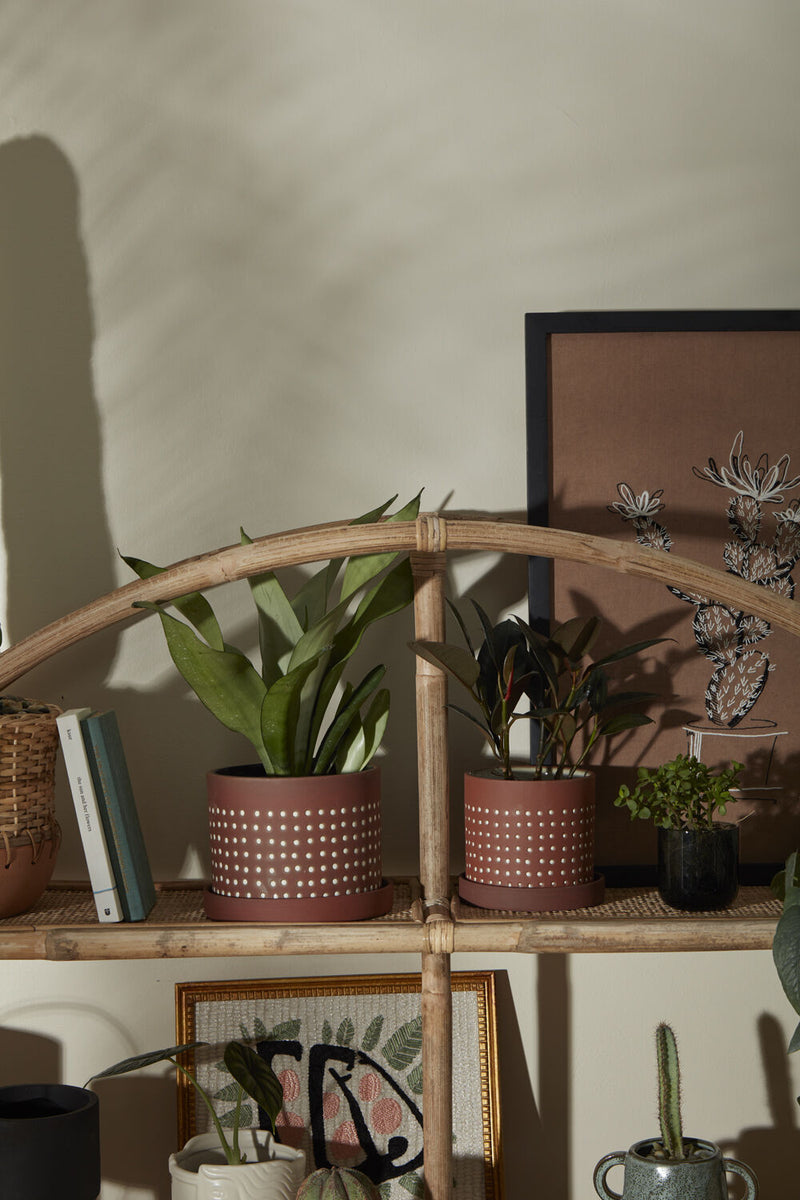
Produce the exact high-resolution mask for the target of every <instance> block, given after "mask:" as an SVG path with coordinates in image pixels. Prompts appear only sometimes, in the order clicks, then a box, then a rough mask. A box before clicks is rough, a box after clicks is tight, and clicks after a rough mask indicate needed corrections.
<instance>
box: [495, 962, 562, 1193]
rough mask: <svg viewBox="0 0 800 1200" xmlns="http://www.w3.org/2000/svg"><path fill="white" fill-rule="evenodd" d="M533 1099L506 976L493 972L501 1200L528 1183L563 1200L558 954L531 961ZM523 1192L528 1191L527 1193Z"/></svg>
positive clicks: (516, 1015) (560, 967)
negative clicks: (535, 1051)
mask: <svg viewBox="0 0 800 1200" xmlns="http://www.w3.org/2000/svg"><path fill="white" fill-rule="evenodd" d="M536 971H537V990H536V1009H537V1013H538V1017H537V1031H536V1043H537V1045H538V1047H539V1071H538V1081H537V1082H538V1094H537V1095H535V1096H534V1094H533V1092H532V1090H531V1079H530V1076H529V1074H528V1067H527V1064H526V1061H525V1055H524V1051H523V1041H522V1038H521V1035H520V1028H519V1017H520V1014H519V1013H518V1012H517V1011H516V1009H515V1006H514V999H513V996H512V994H511V987H510V984H509V981H508V976H507V975H506V973H505V972H504V971H498V972H497V974H496V976H495V980H496V986H497V1030H498V1058H499V1063H500V1116H501V1122H500V1125H501V1128H500V1135H499V1136H500V1138H501V1142H500V1154H501V1158H502V1162H503V1174H504V1178H505V1195H506V1196H508V1197H509V1200H511V1198H512V1197H514V1196H516V1195H522V1193H523V1191H524V1189H525V1186H526V1185H529V1183H530V1180H531V1179H535V1180H536V1188H535V1192H536V1194H537V1195H542V1196H547V1197H548V1200H570V1196H571V1191H570V1138H569V1123H570V1096H569V1078H570V1074H569V1072H570V1045H569V1037H570V1022H569V998H570V997H569V962H568V958H567V956H566V955H561V954H543V955H539V956H538V957H537V959H536ZM528 1190H530V1188H528Z"/></svg>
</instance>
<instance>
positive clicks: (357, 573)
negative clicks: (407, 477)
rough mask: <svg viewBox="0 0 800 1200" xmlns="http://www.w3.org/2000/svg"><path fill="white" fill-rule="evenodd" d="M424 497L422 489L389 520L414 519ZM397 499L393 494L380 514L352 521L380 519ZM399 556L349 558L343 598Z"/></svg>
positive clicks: (343, 581) (365, 521)
mask: <svg viewBox="0 0 800 1200" xmlns="http://www.w3.org/2000/svg"><path fill="white" fill-rule="evenodd" d="M421 498H422V491H419V492H418V493H417V495H416V496H414V498H413V499H412V500H409V501H408V503H407V504H404V505H403V507H402V508H400V509H398V510H397V512H396V513H392V515H391V516H390V517H387V518H386V520H387V521H414V520H415V519H416V518H417V516H418V514H419V505H420V500H421ZM396 499H397V497H396V496H393V497H392V499H391V500H389V501H388V502H387V503H386V504H384V505H383V506H382V508H381V509H379V510H376V511H377V512H378V516H377V517H376V516H374V515H372V514H367V515H366V516H364V517H360V518H358V519H357V520H355V521H353V522H351V524H353V525H363V524H369V523H370V522H372V521H375V520H378V519H379V517H380V516H381V515H382V514H383V513H384V512H385V511H386V509H387V508H388V507H389V505H390V504H392V503H393V502H394V501H395V500H396ZM396 558H397V552H396V551H395V552H391V551H390V552H387V553H385V554H361V555H358V556H357V557H356V558H351V559H349V561H348V563H347V566H346V568H345V572H344V578H343V579H342V591H341V597H340V598H341V599H342V600H346V599H347V598H348V597H349V596H352V595H354V594H355V593H356V592H357V591H359V590H360V589H361V588H362V587H364V586H365V584H367V583H369V582H370V580H371V579H375V577H376V576H378V575H380V573H381V571H384V570H385V569H386V567H388V566H389V565H390V563H392V562H393V561H394V560H395V559H396Z"/></svg>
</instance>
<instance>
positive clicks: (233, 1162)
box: [169, 1058, 242, 1167]
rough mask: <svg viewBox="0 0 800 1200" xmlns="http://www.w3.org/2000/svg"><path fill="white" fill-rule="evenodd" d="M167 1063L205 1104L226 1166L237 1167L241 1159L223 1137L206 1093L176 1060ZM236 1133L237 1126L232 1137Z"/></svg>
mask: <svg viewBox="0 0 800 1200" xmlns="http://www.w3.org/2000/svg"><path fill="white" fill-rule="evenodd" d="M169 1061H170V1062H171V1063H173V1064H174V1065H175V1066H176V1067H177V1068H178V1070H179V1071H180V1072H181V1073H182V1074H183V1075H185V1077H186V1078H187V1079H188V1080H189V1082H190V1083H191V1085H192V1087H193V1088H194V1089H195V1091H196V1092H197V1094H198V1096H199V1097H200V1099H201V1100H202V1101H203V1104H205V1106H206V1108H207V1109H208V1111H209V1113H210V1114H211V1120H212V1121H213V1122H214V1128H215V1130H216V1132H217V1137H218V1138H219V1141H220V1145H221V1146H222V1150H223V1152H224V1154H225V1158H226V1159H227V1161H228V1165H229V1166H231V1167H238V1166H239V1165H240V1163H241V1161H242V1160H241V1157H238V1158H237V1156H236V1153H235V1151H234V1150H233V1149H232V1148H231V1145H230V1143H229V1141H228V1139H227V1138H226V1137H225V1132H224V1130H223V1128H222V1125H221V1124H220V1120H219V1117H218V1116H217V1114H216V1112H215V1111H214V1105H213V1104H212V1103H211V1101H210V1100H209V1098H208V1096H207V1094H206V1092H205V1091H204V1090H203V1088H201V1087H200V1084H199V1083H198V1082H197V1080H196V1079H195V1078H194V1076H193V1075H192V1073H191V1071H187V1070H186V1068H185V1067H182V1066H181V1064H180V1063H179V1062H178V1060H177V1059H175V1058H171V1059H170V1060H169ZM238 1132H239V1130H238V1125H237V1128H236V1129H235V1131H234V1135H235V1136H236V1135H238Z"/></svg>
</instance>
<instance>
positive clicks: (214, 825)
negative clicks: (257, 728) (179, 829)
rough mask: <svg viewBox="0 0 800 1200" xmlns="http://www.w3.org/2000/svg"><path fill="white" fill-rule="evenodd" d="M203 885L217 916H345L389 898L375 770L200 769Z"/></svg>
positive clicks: (369, 912) (388, 902)
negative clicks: (301, 773)
mask: <svg viewBox="0 0 800 1200" xmlns="http://www.w3.org/2000/svg"><path fill="white" fill-rule="evenodd" d="M208 805H209V810H208V811H209V832H210V839H211V888H210V890H209V891H208V892H207V893H206V901H205V909H206V915H207V916H208V917H210V918H212V919H214V920H224V921H248V920H249V921H281V922H286V921H289V922H292V923H294V922H312V921H354V920H360V919H362V918H365V917H376V916H381V915H382V914H383V913H386V912H388V911H389V909H390V908H391V906H392V898H393V896H392V885H391V884H388V883H385V882H384V880H383V878H382V875H381V804H380V771H379V769H378V768H377V767H370V768H368V769H367V770H366V771H357V772H353V773H351V774H347V775H312V776H305V777H300V778H293V777H290V776H267V775H265V774H264V772H263V770H262V768H261V767H258V766H252V767H230V768H227V769H226V770H221V771H212V772H210V773H209V775H208Z"/></svg>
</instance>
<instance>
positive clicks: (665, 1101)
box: [656, 1022, 685, 1159]
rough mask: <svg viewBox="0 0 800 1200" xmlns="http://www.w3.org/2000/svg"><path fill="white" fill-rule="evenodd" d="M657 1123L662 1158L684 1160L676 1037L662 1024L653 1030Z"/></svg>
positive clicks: (667, 1026) (668, 1027) (669, 1028)
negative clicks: (656, 1070)
mask: <svg viewBox="0 0 800 1200" xmlns="http://www.w3.org/2000/svg"><path fill="white" fill-rule="evenodd" d="M656 1055H657V1060H658V1120H659V1124H660V1125H661V1142H662V1145H663V1148H664V1153H665V1157H666V1158H669V1159H673V1158H678V1159H680V1158H684V1157H685V1155H684V1148H683V1130H682V1128H681V1081H680V1067H679V1065H678V1047H677V1045H676V1044H675V1034H674V1033H673V1032H672V1029H671V1027H670V1026H669V1025H666V1024H664V1023H663V1022H662V1024H661V1025H659V1026H658V1028H657V1029H656Z"/></svg>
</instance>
